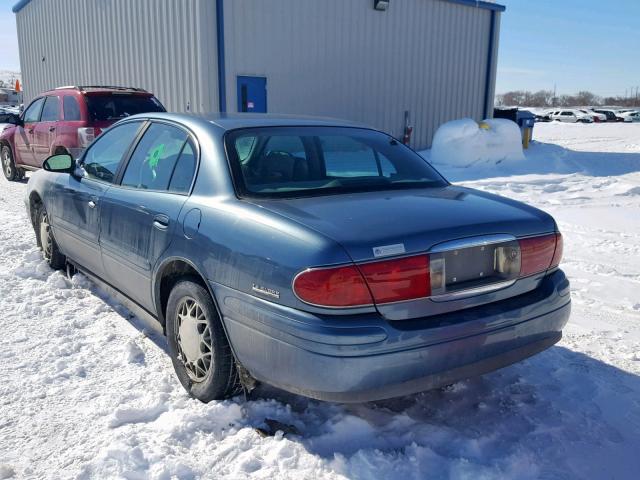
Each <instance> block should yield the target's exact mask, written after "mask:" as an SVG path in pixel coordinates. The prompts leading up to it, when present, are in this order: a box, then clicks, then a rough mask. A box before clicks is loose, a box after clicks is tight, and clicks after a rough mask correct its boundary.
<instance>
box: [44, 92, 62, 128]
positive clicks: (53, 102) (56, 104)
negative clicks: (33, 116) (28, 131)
mask: <svg viewBox="0 0 640 480" xmlns="http://www.w3.org/2000/svg"><path fill="white" fill-rule="evenodd" d="M59 110H60V100H59V99H58V97H47V99H46V100H45V102H44V107H42V115H40V121H41V122H55V121H57V120H58V112H59Z"/></svg>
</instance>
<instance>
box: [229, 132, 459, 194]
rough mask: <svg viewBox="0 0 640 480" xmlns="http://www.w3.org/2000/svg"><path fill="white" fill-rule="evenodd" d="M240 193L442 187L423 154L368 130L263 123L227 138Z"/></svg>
mask: <svg viewBox="0 0 640 480" xmlns="http://www.w3.org/2000/svg"><path fill="white" fill-rule="evenodd" d="M225 142H226V147H227V153H228V155H229V161H230V164H231V169H232V171H233V175H234V179H235V185H236V188H237V189H238V190H239V193H240V194H241V195H246V196H258V197H297V196H305V195H326V194H331V193H347V192H354V191H370V190H391V189H402V188H426V187H441V186H444V185H447V182H446V181H445V180H444V179H443V178H442V176H440V174H439V173H438V172H436V171H435V170H434V169H433V168H432V167H431V166H430V165H429V164H428V163H427V162H426V160H425V159H423V158H422V157H421V156H419V155H418V154H416V153H415V152H413V151H412V150H411V149H409V148H407V147H406V146H404V145H402V144H401V143H399V142H398V141H396V140H395V139H393V138H392V137H390V136H388V135H386V134H383V133H380V132H376V131H373V130H368V129H361V128H340V127H265V128H251V129H241V130H234V131H231V132H229V133H228V134H227V135H226V137H225Z"/></svg>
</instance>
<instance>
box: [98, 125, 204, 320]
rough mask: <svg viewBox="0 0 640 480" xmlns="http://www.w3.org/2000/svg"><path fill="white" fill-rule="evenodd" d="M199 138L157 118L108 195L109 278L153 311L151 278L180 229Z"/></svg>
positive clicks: (104, 219)
mask: <svg viewBox="0 0 640 480" xmlns="http://www.w3.org/2000/svg"><path fill="white" fill-rule="evenodd" d="M195 152H196V149H195V142H194V140H193V139H192V138H191V136H190V134H189V133H188V132H187V131H186V130H184V129H183V128H181V127H179V126H177V125H173V124H169V123H165V122H152V123H150V124H149V126H148V128H147V129H146V130H145V132H144V133H143V135H142V137H141V139H140V141H139V142H138V144H137V145H136V147H135V148H134V150H133V153H132V154H131V157H130V159H129V161H128V163H127V165H126V167H124V168H123V172H122V173H121V180H120V184H119V185H114V186H113V187H111V188H110V189H109V190H108V191H107V192H106V194H105V196H104V200H103V202H102V210H101V213H100V215H101V223H102V226H101V231H100V248H101V253H102V262H103V265H104V268H105V272H106V276H107V277H106V279H107V281H108V282H109V283H111V284H112V285H114V286H115V287H117V288H118V289H119V290H120V291H122V293H124V294H125V295H127V296H128V297H129V298H131V299H132V300H134V301H135V302H137V303H138V304H139V305H141V306H142V307H144V308H146V309H148V310H150V311H153V309H154V305H153V302H152V293H151V290H152V288H151V277H152V272H153V270H154V267H155V265H156V263H157V261H158V259H159V258H160V256H161V255H162V254H163V252H164V251H165V250H166V249H167V248H168V247H169V245H170V243H171V239H172V237H173V235H174V234H176V232H177V229H178V226H177V219H178V216H179V214H180V210H181V209H182V206H183V205H184V203H185V201H186V199H187V195H188V193H189V191H190V189H191V183H192V180H193V176H194V173H195V168H196V155H195Z"/></svg>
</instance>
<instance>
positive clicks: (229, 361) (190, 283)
mask: <svg viewBox="0 0 640 480" xmlns="http://www.w3.org/2000/svg"><path fill="white" fill-rule="evenodd" d="M166 321H167V324H166V327H167V338H168V342H169V355H170V356H171V361H172V362H173V367H174V369H175V371H176V374H177V376H178V379H179V380H180V383H181V384H182V386H183V387H184V388H185V389H186V390H187V392H189V394H190V395H191V396H193V397H195V398H197V399H198V400H200V401H201V402H205V403H206V402H210V401H211V400H222V399H224V398H228V397H230V396H232V395H234V394H235V393H239V391H240V390H239V386H240V383H239V380H238V374H237V370H236V367H235V363H234V358H233V354H232V352H231V347H230V346H229V342H228V341H227V337H226V334H225V332H224V329H223V328H222V323H221V320H220V318H219V316H218V313H217V311H216V308H215V305H214V304H213V300H212V299H211V296H210V295H209V292H208V291H207V290H206V289H205V288H204V287H202V285H200V284H199V283H197V282H196V281H195V279H193V278H185V279H183V280H180V281H178V283H176V285H175V286H174V287H173V289H172V290H171V294H170V295H169V301H168V303H167V315H166Z"/></svg>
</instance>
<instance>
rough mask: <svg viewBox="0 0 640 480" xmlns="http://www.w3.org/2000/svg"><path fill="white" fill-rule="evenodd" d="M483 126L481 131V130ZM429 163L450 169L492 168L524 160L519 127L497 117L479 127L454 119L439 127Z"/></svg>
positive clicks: (467, 121)
mask: <svg viewBox="0 0 640 480" xmlns="http://www.w3.org/2000/svg"><path fill="white" fill-rule="evenodd" d="M483 127H484V128H483ZM430 160H431V161H432V162H433V163H434V164H435V165H436V166H438V165H447V166H450V167H468V166H471V165H473V166H475V167H482V168H484V169H487V168H492V167H495V166H496V165H499V164H501V163H503V162H518V161H523V160H524V154H523V152H522V137H521V133H520V128H519V127H518V125H517V124H516V123H514V122H512V121H511V120H505V119H502V118H496V119H492V120H484V121H483V122H481V124H478V123H476V122H475V121H473V120H471V119H470V118H463V119H461V120H453V121H451V122H447V123H445V124H443V125H441V126H440V128H438V130H437V131H436V134H435V136H434V138H433V146H432V149H431V158H430Z"/></svg>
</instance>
